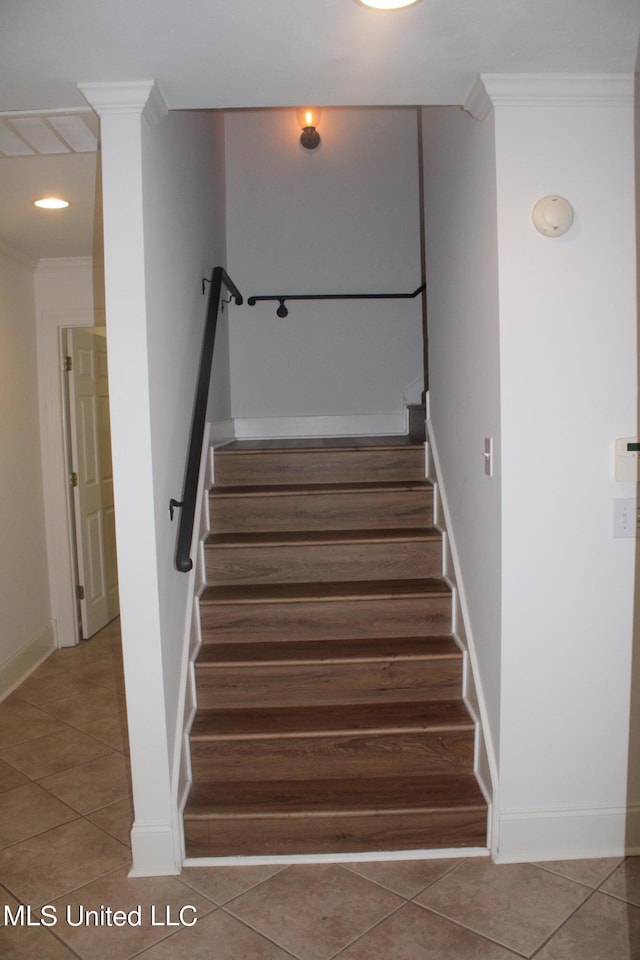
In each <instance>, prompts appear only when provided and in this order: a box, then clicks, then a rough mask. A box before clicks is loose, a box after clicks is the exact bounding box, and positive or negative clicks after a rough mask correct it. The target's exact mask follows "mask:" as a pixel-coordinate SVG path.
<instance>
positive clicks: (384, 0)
mask: <svg viewBox="0 0 640 960" xmlns="http://www.w3.org/2000/svg"><path fill="white" fill-rule="evenodd" d="M358 2H359V3H363V4H364V5H365V7H375V9H376V10H399V9H400V8H401V7H410V6H412V4H414V3H418V2H419V0H358Z"/></svg>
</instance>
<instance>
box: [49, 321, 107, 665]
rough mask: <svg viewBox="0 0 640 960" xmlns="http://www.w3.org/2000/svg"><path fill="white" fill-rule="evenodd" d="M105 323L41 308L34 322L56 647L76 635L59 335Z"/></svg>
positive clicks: (77, 638) (69, 643) (74, 642)
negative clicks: (67, 330)
mask: <svg viewBox="0 0 640 960" xmlns="http://www.w3.org/2000/svg"><path fill="white" fill-rule="evenodd" d="M105 323H106V318H105V311H104V310H102V309H89V310H77V309H73V310H43V311H42V312H38V314H37V318H36V331H37V353H38V388H39V389H38V402H39V407H40V445H41V451H42V477H43V491H44V519H45V532H46V540H47V563H48V569H49V589H50V591H51V617H52V620H53V624H54V629H55V635H56V644H57V646H58V647H74V646H76V645H77V644H78V643H79V642H80V636H81V633H80V629H81V628H80V620H79V615H78V605H77V601H76V572H75V543H74V541H73V534H72V529H73V528H72V517H71V514H70V503H71V500H70V497H69V480H68V464H67V455H66V450H67V447H66V444H67V428H66V414H65V383H64V377H65V372H64V364H63V349H62V347H63V333H62V331H63V330H64V329H65V328H67V327H102V326H104V325H105Z"/></svg>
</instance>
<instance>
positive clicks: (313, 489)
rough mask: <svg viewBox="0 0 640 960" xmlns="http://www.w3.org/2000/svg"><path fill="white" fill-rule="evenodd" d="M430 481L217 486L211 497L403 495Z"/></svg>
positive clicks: (424, 485) (422, 486) (425, 488)
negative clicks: (319, 494)
mask: <svg viewBox="0 0 640 960" xmlns="http://www.w3.org/2000/svg"><path fill="white" fill-rule="evenodd" d="M431 488H432V484H431V481H430V480H386V481H385V480H372V481H371V482H366V483H365V482H363V483H353V482H350V483H281V484H271V485H270V486H259V485H254V486H246V487H242V486H224V485H221V486H217V485H216V486H215V487H213V488H212V489H211V491H210V494H209V495H210V496H212V497H214V498H215V499H217V498H218V497H247V496H256V495H259V496H263V497H282V496H287V495H288V494H291V493H296V494H301V495H303V496H304V495H305V494H308V495H313V494H318V493H326V494H339V493H403V492H405V491H408V492H412V491H416V490H430V489H431Z"/></svg>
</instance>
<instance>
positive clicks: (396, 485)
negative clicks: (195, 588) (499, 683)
mask: <svg viewBox="0 0 640 960" xmlns="http://www.w3.org/2000/svg"><path fill="white" fill-rule="evenodd" d="M424 474H425V470H424V446H423V445H422V444H420V443H416V442H414V441H412V440H410V439H409V438H402V437H395V438H374V439H368V440H367V439H366V438H358V439H351V440H347V439H338V440H318V441H313V440H312V441H280V442H277V441H268V442H264V443H259V442H253V441H252V442H246V441H245V442H235V443H232V444H230V445H228V446H226V447H223V448H220V449H219V450H217V451H216V454H215V479H216V485H215V487H214V488H213V490H212V491H211V494H210V515H211V530H212V532H211V535H210V536H209V538H208V540H207V542H206V545H205V554H206V579H207V586H206V588H205V590H204V592H203V594H202V596H201V598H200V615H201V627H202V639H203V643H202V646H201V648H200V652H199V655H198V659H197V662H196V666H195V673H196V689H197V700H198V711H197V715H196V717H195V720H194V723H193V726H192V729H191V737H190V745H191V765H192V775H193V784H192V788H191V793H190V796H189V800H188V803H187V806H186V809H185V812H184V830H185V843H186V853H187V856H188V857H190V858H191V857H227V856H271V855H279V854H281V855H290V854H310V853H328V854H331V853H341V852H342V853H350V852H373V851H384V850H414V849H424V848H449V847H468V846H472V847H477V846H485V845H486V829H487V807H486V803H485V801H484V798H483V796H482V793H481V791H480V790H479V788H478V786H477V783H476V780H475V777H474V775H473V756H474V735H475V725H474V723H473V721H472V719H471V717H470V716H469V714H468V712H467V710H466V707H465V705H464V703H463V701H462V696H461V688H462V653H461V651H460V649H459V648H458V646H457V644H456V643H455V641H454V640H453V638H452V636H451V606H452V600H451V591H450V589H449V587H448V586H447V584H446V583H445V582H444V581H443V580H442V579H441V575H442V542H441V536H440V534H439V532H438V531H437V530H436V529H435V528H434V527H433V502H432V488H431V485H430V484H429V483H428V482H427V481H426V480H425V479H424Z"/></svg>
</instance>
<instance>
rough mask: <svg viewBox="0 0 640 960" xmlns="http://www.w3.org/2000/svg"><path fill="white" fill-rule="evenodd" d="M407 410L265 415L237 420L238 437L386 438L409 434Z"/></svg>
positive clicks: (235, 429) (256, 438) (258, 438)
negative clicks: (314, 414) (287, 415)
mask: <svg viewBox="0 0 640 960" xmlns="http://www.w3.org/2000/svg"><path fill="white" fill-rule="evenodd" d="M406 423H407V420H406V412H405V411H404V410H402V411H400V412H398V413H379V414H371V415H368V414H366V415H365V414H363V415H358V414H355V415H352V416H330V417H262V418H256V419H243V418H240V419H236V420H235V421H234V433H235V437H236V439H237V440H265V439H273V440H276V439H285V438H293V437H356V436H365V437H381V436H382V437H384V436H390V435H392V434H403V433H406Z"/></svg>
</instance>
